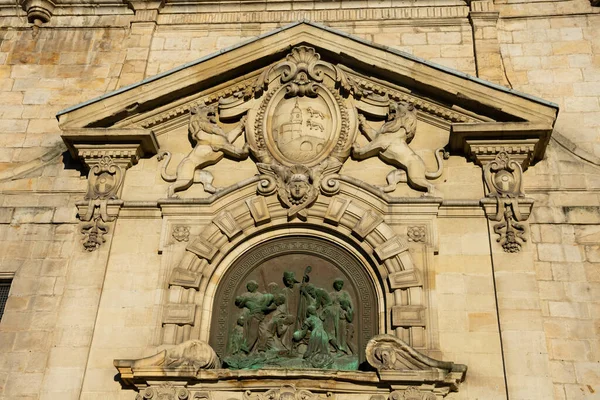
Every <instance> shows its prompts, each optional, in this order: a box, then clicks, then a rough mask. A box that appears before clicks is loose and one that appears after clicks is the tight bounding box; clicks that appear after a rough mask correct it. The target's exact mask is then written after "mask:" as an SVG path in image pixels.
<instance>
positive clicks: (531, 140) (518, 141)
mask: <svg viewBox="0 0 600 400" xmlns="http://www.w3.org/2000/svg"><path fill="white" fill-rule="evenodd" d="M551 134H552V126H549V125H545V124H540V123H531V122H485V123H477V124H454V125H452V128H451V131H450V143H449V147H450V151H452V152H456V153H460V154H464V155H465V156H466V157H467V158H469V159H470V160H471V161H473V162H474V163H475V164H477V165H479V166H484V165H486V164H487V163H488V162H490V161H492V160H493V159H494V158H495V157H496V155H498V154H499V153H500V152H505V153H507V154H509V155H510V156H511V158H512V159H513V160H514V161H517V162H518V163H519V164H520V165H521V168H522V169H523V170H526V169H527V168H528V167H529V166H530V165H533V164H535V163H536V162H538V161H540V160H541V159H542V158H543V157H544V153H545V151H546V145H547V143H548V141H549V140H550V135H551Z"/></svg>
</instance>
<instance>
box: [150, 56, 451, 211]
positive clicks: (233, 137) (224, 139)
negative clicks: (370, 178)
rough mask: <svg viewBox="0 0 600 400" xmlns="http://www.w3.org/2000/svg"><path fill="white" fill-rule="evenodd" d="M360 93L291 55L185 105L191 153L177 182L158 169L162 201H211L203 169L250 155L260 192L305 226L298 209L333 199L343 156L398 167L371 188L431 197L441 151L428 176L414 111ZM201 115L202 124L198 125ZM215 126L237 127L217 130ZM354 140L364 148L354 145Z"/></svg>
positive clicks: (348, 81) (318, 62) (323, 66)
mask: <svg viewBox="0 0 600 400" xmlns="http://www.w3.org/2000/svg"><path fill="white" fill-rule="evenodd" d="M363 86H364V85H363V83H361V82H359V81H356V80H355V79H354V78H352V77H351V76H350V75H349V74H348V73H347V72H346V70H345V69H343V68H341V67H339V66H337V65H335V64H332V63H329V62H326V61H323V60H322V59H321V56H320V55H319V54H318V53H317V52H316V50H315V49H314V48H312V47H307V46H297V47H294V48H293V49H292V50H291V52H290V53H289V54H288V55H287V56H286V57H285V59H283V60H282V61H280V62H278V63H275V64H273V65H271V66H269V67H267V68H266V69H265V70H263V71H262V73H260V75H258V77H257V78H255V80H254V81H253V82H252V83H251V84H248V85H247V86H245V87H239V88H238V90H230V91H228V92H225V93H223V95H221V96H213V97H211V98H210V99H204V100H202V101H201V102H199V103H198V104H197V105H196V106H195V107H192V112H191V113H190V123H189V131H190V135H191V137H193V138H194V139H195V140H196V147H195V148H194V149H193V150H192V151H191V152H190V153H189V154H188V156H186V157H185V158H184V159H183V160H182V161H181V162H180V163H179V166H178V167H177V170H176V174H168V173H167V172H166V165H165V166H163V170H162V177H163V179H164V180H166V181H169V182H173V184H171V186H170V187H169V190H168V196H169V197H177V194H176V193H175V192H177V191H181V190H185V189H187V188H188V187H190V186H191V185H192V184H193V183H202V184H203V186H204V190H205V191H206V192H208V193H218V192H219V190H220V188H217V187H215V186H213V176H212V174H211V173H210V172H208V171H206V170H205V169H204V168H205V167H207V166H209V165H213V164H215V163H217V162H218V161H220V160H221V159H222V158H224V157H227V158H231V159H234V160H242V159H244V158H245V157H247V155H248V154H250V155H251V157H252V159H253V160H254V161H255V162H256V166H257V169H258V172H259V177H258V180H259V183H258V187H257V191H258V193H259V194H261V195H264V196H269V195H273V194H277V196H278V197H279V199H280V201H281V203H282V205H283V206H284V207H286V208H287V209H288V216H289V217H290V218H294V217H299V218H306V216H307V211H306V209H307V208H308V207H310V206H311V205H312V204H313V203H314V201H315V200H316V199H317V198H318V196H319V194H324V195H327V196H331V195H334V194H336V193H337V192H338V190H339V178H340V175H338V173H339V172H340V170H341V168H342V166H343V165H344V163H345V162H346V160H347V159H348V158H349V157H350V156H352V157H354V158H355V159H357V160H362V159H365V158H369V157H374V156H379V158H380V159H381V160H382V161H383V162H385V163H387V164H389V165H391V166H393V167H395V168H396V169H395V170H393V171H392V172H390V174H389V175H388V177H387V185H384V184H383V182H381V186H377V185H376V184H377V182H368V183H367V184H369V185H372V186H373V188H374V190H379V191H380V192H381V193H384V192H392V191H394V190H395V188H396V186H397V184H398V183H399V182H408V183H409V184H410V185H411V186H412V187H413V188H415V189H417V190H421V191H425V192H426V193H425V195H430V196H435V195H438V192H437V191H436V190H435V187H434V185H433V184H431V183H429V182H428V180H430V179H437V178H439V177H440V176H441V175H442V173H443V159H442V155H445V152H444V150H443V149H437V150H436V151H435V155H436V160H437V163H438V168H437V170H436V171H433V172H429V171H427V169H426V166H425V163H424V162H423V160H422V159H421V158H420V156H419V155H417V154H416V153H415V152H414V151H413V150H412V149H411V148H410V147H409V143H410V142H411V140H412V139H413V137H414V136H415V133H416V121H417V113H416V109H415V108H414V107H413V105H411V104H407V103H403V102H401V101H398V100H397V99H395V98H393V97H392V96H390V95H389V94H388V93H383V94H382V93H375V92H374V91H372V90H367V89H366V88H364V87H363ZM367 103H368V105H367ZM374 109H377V110H379V111H378V112H379V115H378V116H377V115H375V114H373V110H374ZM199 116H200V117H202V116H205V118H203V119H202V121H200V122H201V123H199ZM220 118H224V119H226V120H227V122H228V123H229V124H230V125H231V124H234V125H235V127H234V128H232V129H231V130H230V131H229V132H225V131H224V129H223V128H221V127H220V125H219V122H220V121H219V119H220ZM377 118H379V121H381V119H382V118H385V119H386V121H385V123H384V124H383V125H382V126H381V127H380V128H379V129H375V128H374V127H373V126H371V125H370V122H368V119H370V120H371V121H374V122H375V125H377ZM359 133H360V134H362V135H364V137H365V138H366V139H367V141H368V142H369V143H367V144H366V145H362V146H361V145H359V144H358V143H357V138H358V136H359ZM240 136H241V137H243V138H244V143H240V142H241V141H240V140H238V137H240ZM234 142H236V143H235V144H234ZM160 157H161V158H162V157H166V158H167V160H170V157H171V155H170V153H169V152H164V153H162V155H161V156H160Z"/></svg>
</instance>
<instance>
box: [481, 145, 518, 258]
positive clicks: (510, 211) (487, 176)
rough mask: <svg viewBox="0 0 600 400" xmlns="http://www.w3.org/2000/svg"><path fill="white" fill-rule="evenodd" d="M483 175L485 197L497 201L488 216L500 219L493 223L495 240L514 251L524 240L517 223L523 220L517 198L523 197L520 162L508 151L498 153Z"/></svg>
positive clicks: (508, 249) (505, 249)
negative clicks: (486, 192)
mask: <svg viewBox="0 0 600 400" xmlns="http://www.w3.org/2000/svg"><path fill="white" fill-rule="evenodd" d="M483 176H484V180H485V183H486V186H487V188H488V190H489V194H488V196H489V197H493V198H495V199H496V201H497V205H496V215H493V216H491V217H490V219H491V220H493V221H500V222H499V223H497V224H495V225H494V232H495V233H496V234H497V235H498V238H497V239H496V241H497V242H498V243H500V245H501V246H502V248H503V249H504V251H505V252H507V253H517V252H519V251H520V250H521V246H522V243H523V242H525V241H527V239H526V238H525V236H524V235H525V226H524V225H523V224H520V223H519V222H520V221H523V220H524V219H525V218H524V217H523V216H522V215H521V212H520V210H519V199H522V198H523V197H525V195H524V192H523V170H522V168H521V165H520V164H519V163H518V162H516V161H514V160H512V159H511V158H510V156H509V154H508V153H506V152H500V153H498V155H497V156H496V158H495V159H494V160H492V161H490V162H489V163H488V164H487V165H486V166H485V167H484V169H483Z"/></svg>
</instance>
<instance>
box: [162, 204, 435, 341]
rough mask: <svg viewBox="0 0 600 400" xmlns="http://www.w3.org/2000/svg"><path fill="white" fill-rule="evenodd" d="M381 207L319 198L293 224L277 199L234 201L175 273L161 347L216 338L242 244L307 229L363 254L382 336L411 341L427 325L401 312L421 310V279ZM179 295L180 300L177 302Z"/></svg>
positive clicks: (194, 243)
mask: <svg viewBox="0 0 600 400" xmlns="http://www.w3.org/2000/svg"><path fill="white" fill-rule="evenodd" d="M365 197H366V198H368V196H365ZM365 197H363V199H364V198H365ZM376 209H377V208H376V207H372V208H371V207H368V206H365V204H360V203H359V202H358V201H356V200H355V199H352V198H350V197H349V196H345V195H344V194H342V193H340V194H339V195H337V196H334V197H326V196H320V197H319V199H318V200H317V201H316V202H315V204H313V206H312V207H311V208H310V209H309V215H308V218H307V219H306V221H300V220H295V221H292V222H290V221H289V219H288V216H287V210H285V209H283V208H282V207H281V204H280V202H279V201H278V199H277V197H276V196H268V197H263V196H258V195H253V196H250V197H248V196H243V197H242V196H240V197H239V198H237V199H235V201H231V199H229V201H228V205H227V206H226V207H224V208H222V211H221V212H220V213H219V214H218V215H217V216H215V217H214V218H213V220H212V221H211V223H210V224H208V225H206V226H205V227H204V229H203V231H202V233H201V234H200V235H199V236H198V237H196V238H194V239H193V240H190V243H189V244H188V246H187V247H186V252H185V254H184V255H183V257H181V260H180V261H179V263H178V264H176V265H175V266H174V267H173V268H172V270H171V272H170V275H169V282H168V285H169V288H170V289H169V290H170V291H174V290H178V291H180V292H182V294H180V295H179V296H167V298H168V299H169V302H168V303H167V304H165V307H164V311H163V316H162V325H163V327H164V328H165V329H167V328H168V329H171V331H172V332H174V333H173V334H171V335H170V338H171V339H170V340H165V339H164V338H163V342H164V343H165V344H177V343H181V342H183V341H185V340H189V339H201V340H206V341H208V340H209V339H210V331H211V328H210V325H211V314H212V307H213V306H214V305H215V304H214V297H215V293H216V291H217V288H218V282H219V281H220V279H221V278H222V277H223V275H224V274H225V273H226V272H227V270H228V268H229V267H230V266H231V265H233V264H234V259H235V257H239V256H241V255H242V253H243V248H244V243H250V241H251V240H252V239H253V238H257V237H263V238H265V240H268V239H269V238H273V237H274V236H281V237H285V236H286V235H289V234H298V233H297V232H302V233H303V234H304V235H306V236H314V237H319V236H322V235H323V234H326V235H330V236H329V237H331V238H333V239H334V240H335V239H336V238H337V240H336V242H337V244H338V245H341V246H342V247H345V248H347V249H348V248H353V249H354V251H355V252H356V254H360V258H361V259H362V260H363V264H364V265H365V267H366V268H371V269H372V271H370V273H371V280H372V281H373V283H374V285H375V286H376V290H375V291H376V292H377V298H378V300H377V302H376V303H377V308H378V313H377V314H378V315H379V318H378V319H379V323H378V324H377V325H378V328H377V330H378V332H376V333H378V334H381V333H388V334H394V335H396V336H397V337H400V338H402V339H404V340H406V341H408V342H409V343H410V337H411V329H412V328H414V327H416V328H419V329H422V327H423V323H422V322H417V323H414V321H402V320H400V319H399V318H398V315H401V314H402V313H401V312H399V311H402V310H406V309H407V308H408V309H410V311H411V312H416V313H417V314H418V313H421V314H422V313H423V310H424V306H423V304H424V301H423V300H422V299H424V295H423V278H422V277H421V275H420V271H419V270H418V269H416V268H415V266H414V263H413V261H412V258H411V255H410V253H409V249H408V244H407V242H406V240H405V239H404V238H403V237H401V236H399V235H398V234H397V233H396V232H395V231H394V230H393V228H391V227H390V226H389V225H388V224H386V223H385V221H384V219H383V217H382V216H381V215H380V214H379V213H377V212H376V211H374V210H376ZM293 231H295V232H296V233H293ZM228 257H229V259H228V260H227V258H228ZM174 298H176V299H178V300H176V301H173V299H174ZM415 299H420V300H416V301H415ZM423 319H424V318H422V320H423Z"/></svg>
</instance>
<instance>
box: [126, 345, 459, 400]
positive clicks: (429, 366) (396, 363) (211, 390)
mask: <svg viewBox="0 0 600 400" xmlns="http://www.w3.org/2000/svg"><path fill="white" fill-rule="evenodd" d="M366 358H367V362H368V363H369V365H370V368H369V369H370V370H369V371H343V370H340V371H332V370H323V369H304V368H303V369H292V368H272V369H269V370H268V372H267V371H265V370H249V369H246V370H244V369H241V370H231V369H221V368H220V361H219V359H218V357H217V355H216V354H215V352H214V350H213V349H212V348H211V347H210V346H209V345H208V344H207V343H205V342H202V341H198V340H191V341H188V342H184V343H182V344H180V345H177V346H174V347H172V348H170V349H166V350H162V351H160V352H159V353H157V354H155V355H153V356H150V357H146V358H142V359H138V360H115V361H114V365H115V367H116V368H117V370H118V371H119V379H120V380H121V382H122V383H123V384H125V386H126V387H130V388H136V389H138V390H142V392H140V393H141V394H142V395H144V396H147V397H142V398H143V399H146V398H147V399H155V398H163V397H160V396H157V395H158V394H160V393H165V394H174V393H181V394H182V396H183V397H181V398H182V399H188V398H189V399H195V398H210V396H212V397H215V398H225V397H223V396H225V394H223V393H222V392H227V393H228V394H230V393H231V392H236V391H242V390H243V393H242V396H243V399H244V400H263V399H314V400H321V399H336V398H338V399H339V398H345V397H344V395H345V394H347V393H355V394H363V395H365V396H369V397H367V398H370V399H372V400H384V399H387V400H400V399H404V400H435V399H441V398H443V397H445V396H446V395H447V394H448V393H450V392H452V391H457V390H458V388H459V385H460V384H461V383H462V382H463V381H464V380H465V377H466V372H467V367H466V366H465V365H462V364H455V363H452V362H448V361H438V360H435V359H433V358H430V357H427V356H426V355H424V354H421V353H419V352H418V351H416V350H415V349H413V348H412V347H410V346H409V345H408V344H406V343H405V342H403V341H402V340H400V339H398V338H396V337H395V336H391V335H377V336H374V337H373V338H372V339H371V340H370V341H369V343H368V344H367V346H366ZM373 369H375V370H376V371H375V372H374V371H373ZM282 380H285V381H287V382H290V381H293V382H294V383H295V385H290V384H285V383H284V384H282ZM171 382H177V386H176V387H175V386H171ZM245 382H252V384H251V385H246V384H245ZM248 387H250V388H252V389H251V390H245V389H244V388H248ZM200 395H201V396H205V397H197V396H200ZM167 398H172V397H167Z"/></svg>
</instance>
